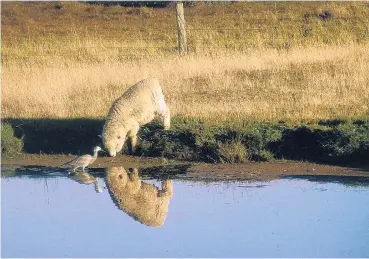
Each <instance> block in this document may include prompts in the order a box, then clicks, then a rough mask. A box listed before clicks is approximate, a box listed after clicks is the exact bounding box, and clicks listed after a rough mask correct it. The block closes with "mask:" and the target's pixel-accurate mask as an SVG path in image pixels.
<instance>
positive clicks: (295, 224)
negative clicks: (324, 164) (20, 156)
mask: <svg viewBox="0 0 369 259" xmlns="http://www.w3.org/2000/svg"><path fill="white" fill-rule="evenodd" d="M69 172H70V170H65V169H61V168H57V167H54V168H52V167H35V166H33V167H32V166H28V167H22V168H17V169H15V170H14V168H5V167H2V178H3V179H2V183H1V188H2V189H1V194H2V214H1V217H2V219H1V223H2V230H1V235H2V237H3V238H2V241H1V247H2V251H1V253H2V254H1V256H2V257H6V258H9V257H12V258H21V257H27V258H30V257H31V258H55V257H57V258H62V257H63V258H64V257H72V258H123V257H133V258H138V257H145V258H147V257H156V258H164V257H169V258H175V257H187V258H189V257H201V258H215V257H228V258H230V257H243V258H245V257H282V258H286V257H294V258H296V257H297V258H300V257H321V258H322V257H365V258H366V257H368V255H369V246H368V242H367V240H368V238H369V232H368V229H369V221H368V219H369V213H368V212H369V211H368V209H367V204H368V203H369V185H368V180H366V179H365V178H359V177H356V178H353V177H328V176H314V177H310V176H309V177H308V178H306V177H307V176H295V177H292V176H284V178H282V179H276V180H269V181H249V180H248V181H212V182H211V181H210V180H209V181H208V179H209V178H211V177H213V176H212V175H210V176H209V177H207V178H205V177H204V178H205V181H204V180H203V179H204V178H202V179H201V180H198V179H196V177H194V175H193V174H191V171H190V170H187V172H189V173H187V174H185V172H186V168H178V167H176V168H173V167H165V168H140V169H139V170H138V169H127V168H124V167H113V168H108V169H105V168H92V169H90V170H89V171H88V172H84V173H82V174H69ZM204 174H205V172H204ZM304 177H305V178H304ZM168 179H170V180H168ZM172 181H173V182H172ZM152 183H155V185H156V186H158V187H159V188H158V187H156V186H155V185H153V184H152ZM86 184H87V185H86ZM45 185H47V188H45ZM96 185H98V186H99V187H100V188H101V187H103V188H101V189H102V190H103V191H102V192H101V193H99V194H96V193H94V191H93V190H92V188H93V187H95V188H96ZM104 187H105V188H106V189H104ZM173 188H175V192H176V193H175V196H173ZM169 206H170V207H169ZM126 215H129V216H126ZM188 219H191V220H188ZM139 222H140V223H139ZM91 226H92V227H91ZM154 226H161V227H159V228H153V227H154ZM19 233H21V234H19ZM99 233H100V234H99ZM76 240H83V242H84V243H86V244H89V246H88V249H86V246H81V245H80V242H78V241H77V242H76Z"/></svg>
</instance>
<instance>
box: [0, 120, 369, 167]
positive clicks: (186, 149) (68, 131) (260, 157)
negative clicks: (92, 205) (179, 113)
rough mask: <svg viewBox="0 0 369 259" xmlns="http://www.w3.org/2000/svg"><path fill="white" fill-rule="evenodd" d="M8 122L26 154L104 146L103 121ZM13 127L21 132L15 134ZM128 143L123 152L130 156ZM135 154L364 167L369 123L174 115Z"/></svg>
mask: <svg viewBox="0 0 369 259" xmlns="http://www.w3.org/2000/svg"><path fill="white" fill-rule="evenodd" d="M21 122H22V123H21ZM7 123H9V124H7V125H8V126H7V131H8V132H11V133H8V135H9V134H10V135H11V136H13V138H14V139H16V141H18V142H17V143H20V144H19V145H20V146H21V143H22V142H21V139H19V137H22V141H23V145H24V151H25V152H27V153H45V154H81V153H84V152H88V151H90V150H91V148H92V147H93V146H95V145H102V144H101V140H100V138H99V137H98V135H99V134H101V131H102V127H103V124H104V121H103V120H99V119H68V120H67V119H65V120H61V119H60V120H45V119H44V120H7ZM10 125H11V126H10ZM12 127H13V128H12ZM12 129H16V130H15V131H14V133H13V131H12ZM14 135H15V137H14ZM2 138H3V134H2ZM127 142H128V141H127ZM127 142H126V144H125V146H124V150H123V152H124V153H128V149H129V148H128V144H127ZM135 155H138V156H147V157H164V158H169V159H176V160H181V161H197V162H208V163H243V162H247V161H272V160H274V159H288V160H297V161H310V162H319V163H329V164H341V165H362V164H368V160H369V159H368V158H369V121H343V120H342V121H320V122H318V123H312V124H301V125H289V124H286V123H283V122H280V123H252V122H248V121H239V122H227V123H223V124H220V123H218V122H212V121H204V120H198V119H191V118H184V117H175V118H173V119H172V127H171V129H170V130H167V131H165V130H163V128H162V126H161V125H159V124H157V123H151V124H148V125H146V126H143V127H141V129H140V131H139V146H138V148H137V151H136V154H135Z"/></svg>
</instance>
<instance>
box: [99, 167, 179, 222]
mask: <svg viewBox="0 0 369 259" xmlns="http://www.w3.org/2000/svg"><path fill="white" fill-rule="evenodd" d="M106 185H107V188H108V190H109V194H110V197H111V198H112V200H113V201H114V203H115V204H116V206H117V207H118V208H119V209H121V210H122V211H124V212H125V213H127V214H128V215H129V216H131V217H132V218H133V219H135V220H137V221H139V222H140V223H142V224H145V225H146V226H150V227H160V226H162V225H163V224H164V222H165V219H166V217H167V214H168V207H169V202H170V200H171V198H172V196H173V183H172V181H171V180H164V181H162V187H161V189H159V188H158V187H156V186H155V185H154V184H148V183H145V182H143V181H141V179H140V177H139V174H138V169H130V170H128V172H127V170H126V169H124V168H123V167H111V168H107V169H106Z"/></svg>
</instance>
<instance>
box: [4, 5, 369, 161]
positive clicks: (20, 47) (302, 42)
mask: <svg viewBox="0 0 369 259" xmlns="http://www.w3.org/2000/svg"><path fill="white" fill-rule="evenodd" d="M185 17H186V22H187V34H188V44H189V54H188V55H187V56H184V57H180V56H179V55H178V51H177V30H176V20H175V19H176V18H175V10H174V8H173V6H169V7H167V8H154V9H153V8H147V7H140V8H134V7H121V6H101V5H89V4H86V3H81V2H44V3H41V2H38V3H37V2H29V3H27V2H2V3H1V29H2V45H1V54H2V61H1V62H2V63H1V64H2V89H1V91H2V104H1V108H2V111H1V112H2V114H1V116H2V118H3V119H4V118H5V120H6V121H8V122H9V123H10V124H11V126H12V128H9V127H8V126H6V127H4V129H6V130H5V131H2V142H3V143H5V142H6V143H11V144H9V150H13V152H10V151H9V153H14V154H16V153H19V152H20V150H21V149H22V148H23V149H24V151H26V152H30V153H39V152H44V153H54V154H55V153H56V154H60V153H72V154H76V153H79V152H85V151H88V150H89V149H90V147H91V145H92V144H98V141H99V140H98V139H97V137H96V136H97V134H99V133H100V131H101V127H102V124H103V119H104V117H105V115H106V113H107V111H108V109H109V107H110V106H111V104H112V102H113V101H114V100H115V99H116V98H118V97H119V96H120V95H121V94H122V93H123V92H124V90H125V89H126V88H127V87H129V86H130V85H132V84H134V83H136V82H137V81H139V80H141V79H143V78H145V77H148V76H154V77H157V78H158V79H159V80H160V82H161V83H162V86H163V88H164V94H165V97H166V100H167V103H168V106H169V107H170V110H171V114H172V116H173V124H172V125H173V129H172V130H171V131H170V132H169V133H165V132H162V131H161V130H158V129H157V128H155V127H154V128H152V126H148V127H146V128H144V129H143V130H142V131H141V133H140V138H141V146H140V150H139V153H138V154H139V155H145V156H163V157H168V158H175V159H182V160H192V161H207V162H244V161H247V160H257V161H260V160H261V161H264V160H270V159H272V158H287V159H307V160H311V161H321V162H335V163H336V162H345V163H346V162H347V163H350V162H353V161H359V162H360V163H365V162H367V156H368V155H369V128H368V127H369V124H368V119H369V65H368V64H369V51H368V50H369V4H368V3H361V2H328V3H326V2H310V3H297V2H295V3H292V2H288V3H287V2H265V3H260V2H259V3H250V2H236V3H230V2H226V3H198V4H197V5H196V6H194V7H188V8H185ZM13 131H14V132H13ZM3 133H4V134H3ZM14 134H15V135H16V136H17V137H18V138H20V137H22V143H20V142H19V141H18V139H14V140H12V138H13V135H14ZM4 150H5V151H6V149H3V151H4Z"/></svg>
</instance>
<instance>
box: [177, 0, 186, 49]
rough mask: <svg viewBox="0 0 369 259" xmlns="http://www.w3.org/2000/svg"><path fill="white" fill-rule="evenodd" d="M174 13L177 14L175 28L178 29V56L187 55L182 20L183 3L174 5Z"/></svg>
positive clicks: (183, 20)
mask: <svg viewBox="0 0 369 259" xmlns="http://www.w3.org/2000/svg"><path fill="white" fill-rule="evenodd" d="M176 13H177V27H178V49H179V54H181V55H185V54H187V37H186V28H185V19H184V9H183V3H182V2H177V3H176Z"/></svg>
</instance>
